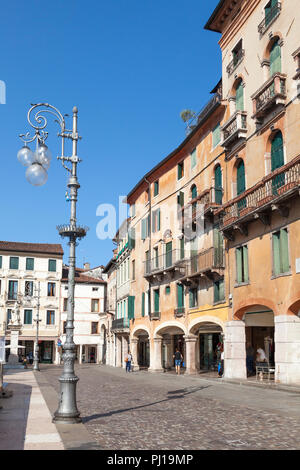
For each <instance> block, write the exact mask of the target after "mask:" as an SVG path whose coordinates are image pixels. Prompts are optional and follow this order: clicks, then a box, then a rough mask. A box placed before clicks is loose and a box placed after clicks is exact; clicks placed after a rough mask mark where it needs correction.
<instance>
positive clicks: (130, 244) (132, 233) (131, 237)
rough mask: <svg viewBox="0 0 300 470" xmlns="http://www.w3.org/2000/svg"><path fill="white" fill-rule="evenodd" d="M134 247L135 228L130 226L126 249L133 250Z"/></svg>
mask: <svg viewBox="0 0 300 470" xmlns="http://www.w3.org/2000/svg"><path fill="white" fill-rule="evenodd" d="M134 248H135V228H133V227H132V228H130V229H129V231H128V249H129V250H133V249H134Z"/></svg>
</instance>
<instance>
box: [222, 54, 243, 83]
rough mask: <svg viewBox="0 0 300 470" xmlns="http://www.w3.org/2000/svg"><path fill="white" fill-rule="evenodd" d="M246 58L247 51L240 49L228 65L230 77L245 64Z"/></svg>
mask: <svg viewBox="0 0 300 470" xmlns="http://www.w3.org/2000/svg"><path fill="white" fill-rule="evenodd" d="M244 57H245V49H239V50H238V51H237V52H236V54H235V56H234V58H233V59H232V61H231V62H230V63H229V64H228V65H227V68H226V71H227V73H228V77H230V75H232V74H233V72H234V71H235V69H236V68H237V67H238V66H239V65H240V64H241V63H242V62H243V59H244Z"/></svg>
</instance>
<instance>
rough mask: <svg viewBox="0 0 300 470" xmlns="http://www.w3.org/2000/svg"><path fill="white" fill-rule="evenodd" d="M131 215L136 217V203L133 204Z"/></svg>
mask: <svg viewBox="0 0 300 470" xmlns="http://www.w3.org/2000/svg"><path fill="white" fill-rule="evenodd" d="M131 217H135V204H132V205H131Z"/></svg>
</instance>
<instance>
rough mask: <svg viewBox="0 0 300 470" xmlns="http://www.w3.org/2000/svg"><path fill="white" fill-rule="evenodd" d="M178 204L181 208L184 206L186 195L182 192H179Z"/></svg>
mask: <svg viewBox="0 0 300 470" xmlns="http://www.w3.org/2000/svg"><path fill="white" fill-rule="evenodd" d="M177 204H179V205H180V207H183V206H184V193H183V192H182V191H179V194H177Z"/></svg>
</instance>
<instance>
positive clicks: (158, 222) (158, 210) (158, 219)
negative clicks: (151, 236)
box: [156, 209, 160, 230]
mask: <svg viewBox="0 0 300 470" xmlns="http://www.w3.org/2000/svg"><path fill="white" fill-rule="evenodd" d="M156 212H157V230H160V209H157V211H156Z"/></svg>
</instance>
